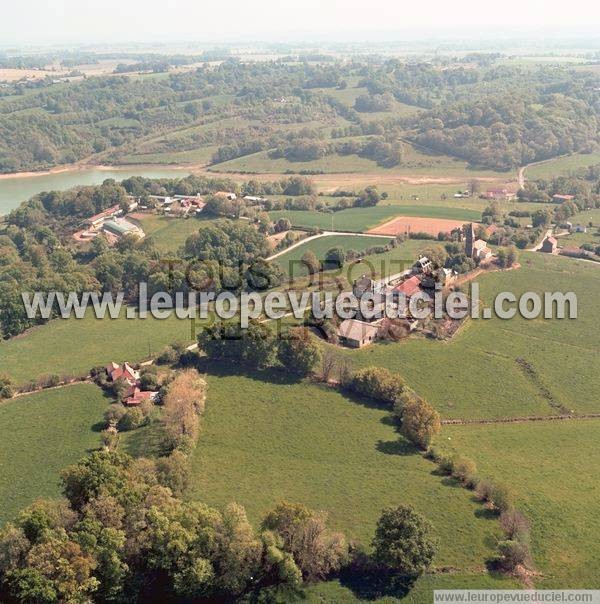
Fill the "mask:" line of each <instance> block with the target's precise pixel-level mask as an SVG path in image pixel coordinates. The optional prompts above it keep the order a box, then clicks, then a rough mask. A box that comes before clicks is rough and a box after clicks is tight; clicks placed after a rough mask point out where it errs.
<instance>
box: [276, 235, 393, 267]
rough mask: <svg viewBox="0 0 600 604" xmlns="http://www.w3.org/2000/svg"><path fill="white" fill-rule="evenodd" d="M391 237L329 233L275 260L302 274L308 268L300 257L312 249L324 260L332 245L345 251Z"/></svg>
mask: <svg viewBox="0 0 600 604" xmlns="http://www.w3.org/2000/svg"><path fill="white" fill-rule="evenodd" d="M389 241H391V238H385V237H362V236H361V237H356V236H353V235H328V236H326V237H319V238H318V239H313V240H312V241H308V242H307V243H305V244H303V245H299V246H298V247H297V248H294V249H293V250H290V251H289V252H286V253H285V254H282V255H281V256H279V257H278V258H276V259H275V261H276V262H277V263H278V264H279V265H280V266H281V268H283V270H284V271H285V272H286V273H288V274H293V275H300V274H305V273H306V270H305V268H304V266H301V265H300V259H301V258H302V256H303V255H304V254H305V253H306V252H307V251H309V250H310V251H312V252H314V253H315V255H316V256H317V259H318V260H320V261H321V262H323V261H324V260H325V255H326V254H327V251H328V250H330V249H331V248H332V247H341V248H342V249H343V250H344V251H348V250H357V251H362V250H366V249H367V248H369V247H373V246H375V245H386V244H387V243H388V242H389Z"/></svg>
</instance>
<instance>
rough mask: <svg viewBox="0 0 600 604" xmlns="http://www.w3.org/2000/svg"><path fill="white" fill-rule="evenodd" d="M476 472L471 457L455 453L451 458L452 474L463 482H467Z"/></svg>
mask: <svg viewBox="0 0 600 604" xmlns="http://www.w3.org/2000/svg"><path fill="white" fill-rule="evenodd" d="M476 473H477V466H476V465H475V462H474V461H473V460H472V459H469V458H468V457H463V456H462V455H457V456H456V457H454V459H453V460H452V476H454V477H455V478H458V480H460V481H461V482H462V483H463V484H466V483H467V482H469V481H470V480H471V479H472V478H473V477H474V476H475V474H476Z"/></svg>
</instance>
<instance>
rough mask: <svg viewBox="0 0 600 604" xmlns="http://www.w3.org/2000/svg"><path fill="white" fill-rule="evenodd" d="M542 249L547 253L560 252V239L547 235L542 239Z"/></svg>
mask: <svg viewBox="0 0 600 604" xmlns="http://www.w3.org/2000/svg"><path fill="white" fill-rule="evenodd" d="M541 251H542V252H544V253H545V254H558V241H557V240H556V239H555V238H554V237H546V239H544V241H542V247H541Z"/></svg>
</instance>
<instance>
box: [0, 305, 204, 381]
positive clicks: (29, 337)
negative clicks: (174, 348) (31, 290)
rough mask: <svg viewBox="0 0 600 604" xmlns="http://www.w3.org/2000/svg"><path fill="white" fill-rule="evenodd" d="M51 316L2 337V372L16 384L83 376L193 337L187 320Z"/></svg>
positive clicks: (0, 343) (149, 316) (145, 355)
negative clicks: (43, 322)
mask: <svg viewBox="0 0 600 604" xmlns="http://www.w3.org/2000/svg"><path fill="white" fill-rule="evenodd" d="M124 315H125V312H124V311H123V313H122V315H121V317H120V318H119V319H110V318H108V317H107V318H105V319H96V318H95V317H94V316H93V313H91V312H88V313H87V314H86V317H85V318H84V319H81V320H79V319H74V318H72V319H54V320H52V321H50V322H49V323H47V324H46V325H41V326H39V327H36V328H33V329H31V330H30V331H28V332H27V333H25V334H23V335H20V336H18V337H17V338H13V339H11V340H7V341H0V358H1V359H2V366H1V372H2V374H6V375H8V376H10V377H11V378H13V380H14V381H15V382H16V383H17V384H22V383H25V382H27V381H28V380H29V379H30V378H31V377H32V376H33V377H35V376H37V375H41V374H45V373H58V374H63V373H69V374H76V375H80V374H86V373H87V372H88V371H89V370H90V368H91V367H93V366H94V365H98V364H100V365H103V364H106V363H108V362H109V361H111V360H114V361H116V362H123V361H129V362H131V363H135V362H138V361H141V360H143V359H145V358H148V357H149V356H151V355H153V354H154V355H156V354H158V353H159V352H160V351H161V350H162V349H163V348H164V347H165V346H166V345H167V344H170V343H172V342H177V341H181V342H187V341H191V340H193V339H194V337H193V336H192V331H191V329H192V325H191V323H190V321H189V320H179V319H177V318H176V317H174V316H172V317H170V318H169V319H164V320H158V319H154V318H153V317H152V316H151V315H148V318H147V319H140V318H139V317H138V318H136V319H125V316H124Z"/></svg>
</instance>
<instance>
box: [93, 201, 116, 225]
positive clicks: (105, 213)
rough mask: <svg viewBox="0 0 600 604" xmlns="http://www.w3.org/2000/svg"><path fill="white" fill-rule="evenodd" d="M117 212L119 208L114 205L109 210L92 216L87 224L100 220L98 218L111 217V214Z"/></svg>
mask: <svg viewBox="0 0 600 604" xmlns="http://www.w3.org/2000/svg"><path fill="white" fill-rule="evenodd" d="M118 211H119V206H118V205H115V206H112V207H111V208H107V209H106V210H104V212H100V213H99V214H95V215H94V216H92V217H91V218H88V219H87V220H88V222H95V221H96V220H100V218H108V217H109V216H111V215H112V214H114V213H115V212H118Z"/></svg>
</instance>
